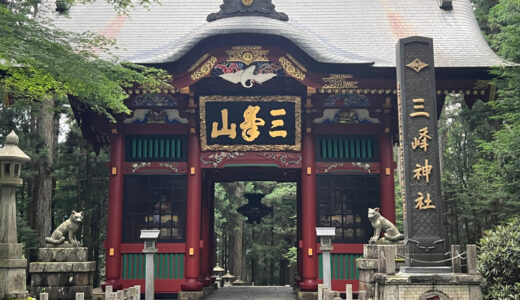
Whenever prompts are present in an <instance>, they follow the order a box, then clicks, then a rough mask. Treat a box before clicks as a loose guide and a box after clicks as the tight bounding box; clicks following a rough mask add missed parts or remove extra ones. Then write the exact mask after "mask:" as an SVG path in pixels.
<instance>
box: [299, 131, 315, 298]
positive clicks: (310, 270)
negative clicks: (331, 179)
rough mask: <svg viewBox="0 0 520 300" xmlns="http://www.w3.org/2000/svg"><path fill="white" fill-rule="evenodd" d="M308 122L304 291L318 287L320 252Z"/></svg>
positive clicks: (304, 148)
mask: <svg viewBox="0 0 520 300" xmlns="http://www.w3.org/2000/svg"><path fill="white" fill-rule="evenodd" d="M311 126H312V125H311V123H310V122H308V124H307V128H306V131H305V134H304V137H303V145H302V156H303V160H302V181H301V185H302V206H301V208H302V240H303V243H302V244H303V249H302V253H301V260H302V277H303V278H302V282H301V283H300V289H301V290H302V291H316V290H317V289H318V282H317V278H318V253H316V169H315V167H314V166H315V157H314V138H313V136H312V131H311Z"/></svg>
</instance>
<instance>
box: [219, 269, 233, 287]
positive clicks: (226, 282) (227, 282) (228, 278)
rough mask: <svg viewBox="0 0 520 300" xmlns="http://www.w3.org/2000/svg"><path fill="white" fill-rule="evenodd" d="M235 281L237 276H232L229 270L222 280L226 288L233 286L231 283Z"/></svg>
mask: <svg viewBox="0 0 520 300" xmlns="http://www.w3.org/2000/svg"><path fill="white" fill-rule="evenodd" d="M233 279H235V276H233V275H231V274H230V273H229V270H228V271H227V273H226V275H224V276H222V280H223V281H224V286H231V281H232V280H233Z"/></svg>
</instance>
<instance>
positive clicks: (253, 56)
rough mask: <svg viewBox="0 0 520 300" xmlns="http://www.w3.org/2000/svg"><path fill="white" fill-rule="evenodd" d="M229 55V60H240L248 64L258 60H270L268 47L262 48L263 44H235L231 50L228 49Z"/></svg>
mask: <svg viewBox="0 0 520 300" xmlns="http://www.w3.org/2000/svg"><path fill="white" fill-rule="evenodd" d="M226 54H227V55H228V58H227V61H239V62H243V63H245V64H246V65H250V64H251V63H252V62H257V61H269V59H268V58H267V54H269V50H268V49H262V46H234V47H232V48H231V49H230V50H226Z"/></svg>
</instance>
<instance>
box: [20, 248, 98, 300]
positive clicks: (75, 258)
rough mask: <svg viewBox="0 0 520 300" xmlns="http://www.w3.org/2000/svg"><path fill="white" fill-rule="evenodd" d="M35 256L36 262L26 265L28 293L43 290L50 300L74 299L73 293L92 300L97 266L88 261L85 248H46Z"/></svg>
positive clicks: (37, 292) (34, 293)
mask: <svg viewBox="0 0 520 300" xmlns="http://www.w3.org/2000/svg"><path fill="white" fill-rule="evenodd" d="M38 257H39V261H38V262H34V263H31V264H30V265H29V273H30V275H31V294H33V295H37V294H39V293H40V291H41V290H42V289H45V292H47V293H49V298H50V299H74V298H75V294H76V293H84V295H85V299H92V285H93V279H94V271H95V270H96V263H95V262H92V261H87V248H86V247H73V246H71V245H69V244H64V245H59V246H51V245H48V246H47V247H45V248H40V250H39V256H38Z"/></svg>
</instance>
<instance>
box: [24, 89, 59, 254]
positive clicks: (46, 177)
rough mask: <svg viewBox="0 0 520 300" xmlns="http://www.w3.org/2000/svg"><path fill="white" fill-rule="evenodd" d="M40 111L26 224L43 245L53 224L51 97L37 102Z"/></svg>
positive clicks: (52, 124)
mask: <svg viewBox="0 0 520 300" xmlns="http://www.w3.org/2000/svg"><path fill="white" fill-rule="evenodd" d="M39 107H40V111H38V112H37V115H36V118H35V123H36V124H35V135H36V136H37V137H38V138H39V139H40V141H39V143H38V145H36V147H35V152H36V153H37V154H38V158H36V159H34V160H33V161H34V164H33V170H34V171H35V172H36V175H35V176H34V177H33V179H32V199H31V200H30V201H31V204H30V206H29V207H28V209H29V216H30V218H29V219H28V221H29V225H30V226H31V227H32V228H33V229H34V230H35V231H36V232H37V233H38V239H39V244H40V246H44V245H45V237H47V236H49V235H50V233H51V228H52V219H51V218H52V216H51V215H52V213H51V203H52V192H53V180H52V168H53V164H54V152H55V151H54V150H55V148H54V147H55V139H56V130H55V128H54V125H55V122H54V99H53V97H47V98H46V99H44V100H43V101H41V102H40V105H39Z"/></svg>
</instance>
